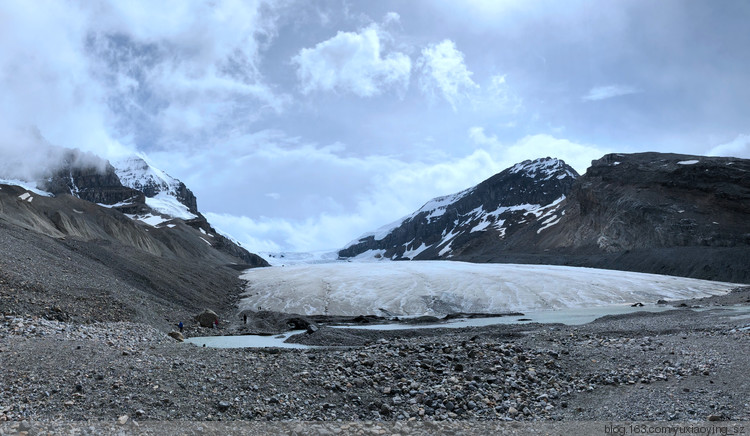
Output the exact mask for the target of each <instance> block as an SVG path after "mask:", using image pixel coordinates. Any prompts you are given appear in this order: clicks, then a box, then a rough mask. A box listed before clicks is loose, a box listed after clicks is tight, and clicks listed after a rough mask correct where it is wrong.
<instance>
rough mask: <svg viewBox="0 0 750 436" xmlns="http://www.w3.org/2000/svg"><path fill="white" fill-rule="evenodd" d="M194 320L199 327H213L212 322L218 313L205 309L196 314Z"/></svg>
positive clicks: (217, 316)
mask: <svg viewBox="0 0 750 436" xmlns="http://www.w3.org/2000/svg"><path fill="white" fill-rule="evenodd" d="M195 320H196V321H197V322H198V324H200V325H201V327H213V326H214V323H215V322H216V321H218V320H219V315H217V314H216V312H214V311H213V310H211V309H206V310H204V311H203V312H201V313H200V315H198V316H196V317H195Z"/></svg>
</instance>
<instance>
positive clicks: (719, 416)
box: [708, 415, 721, 421]
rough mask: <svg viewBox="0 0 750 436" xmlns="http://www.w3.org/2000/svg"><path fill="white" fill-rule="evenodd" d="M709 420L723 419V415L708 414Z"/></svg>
mask: <svg viewBox="0 0 750 436" xmlns="http://www.w3.org/2000/svg"><path fill="white" fill-rule="evenodd" d="M708 420H709V421H721V415H708Z"/></svg>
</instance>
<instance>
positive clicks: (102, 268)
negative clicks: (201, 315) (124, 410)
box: [0, 159, 268, 328]
mask: <svg viewBox="0 0 750 436" xmlns="http://www.w3.org/2000/svg"><path fill="white" fill-rule="evenodd" d="M79 161H80V160H79ZM73 162H76V160H75V159H70V160H66V161H63V162H61V163H60V165H59V166H58V167H56V168H55V169H54V170H53V171H50V172H49V174H48V175H47V176H46V177H45V178H44V179H43V180H39V181H37V182H36V183H34V182H30V183H24V182H21V181H15V182H11V181H5V182H3V181H0V241H1V242H2V248H3V256H2V259H0V312H2V313H21V314H30V315H41V316H52V317H55V318H59V317H62V318H64V319H69V318H70V319H78V320H81V321H87V320H88V321H91V320H115V321H118V320H123V321H124V320H129V321H132V320H140V321H144V322H147V323H149V324H151V325H155V326H159V327H165V328H166V325H165V323H166V322H169V321H168V320H169V319H176V317H178V318H181V319H184V320H187V319H188V315H190V312H193V311H199V310H203V309H204V308H206V307H211V308H214V309H216V310H217V311H218V312H221V311H227V310H230V307H231V304H233V303H232V302H233V299H234V298H235V296H236V293H237V292H240V290H241V288H242V281H241V280H240V279H239V277H238V274H237V270H243V269H246V268H250V267H259V266H267V265H268V263H267V262H266V261H265V260H263V259H262V258H260V257H259V256H257V255H255V254H253V253H250V252H248V251H247V250H245V249H244V248H243V247H241V246H239V245H238V244H236V243H234V242H233V241H232V240H231V239H229V238H227V237H225V236H223V235H221V234H219V233H218V232H217V231H216V230H215V229H214V228H213V227H212V226H211V225H210V223H208V221H207V220H206V219H205V217H203V215H202V214H200V212H198V211H197V209H196V212H197V213H195V214H192V213H190V211H189V206H187V205H185V204H182V203H180V202H179V200H178V198H177V197H174V196H172V194H173V193H179V189H177V190H173V191H171V192H164V191H161V192H155V193H154V192H150V193H149V194H154V197H148V195H147V194H146V193H144V192H141V191H138V190H136V189H134V188H131V187H128V186H123V185H122V183H121V182H120V180H119V177H118V175H117V172H116V170H115V167H113V166H112V165H110V164H109V163H106V162H104V163H103V164H102V163H101V162H93V161H88V163H87V164H86V165H73V164H72V163H73ZM175 180H176V179H175ZM177 182H178V183H175V184H174V185H172V186H177V187H178V188H179V187H180V186H183V187H184V185H183V184H181V183H179V181H177ZM32 185H35V186H36V188H34V186H32ZM141 186H145V184H144V185H141ZM185 190H186V191H187V192H189V190H187V188H186V187H185ZM190 195H192V193H190ZM187 198H188V200H189V196H188V197H187ZM192 198H193V201H192V204H193V205H194V206H196V207H197V203H196V202H195V200H194V196H193V197H192ZM153 200H157V203H153V202H152V201H153ZM187 203H188V204H190V203H191V202H190V201H187ZM154 205H155V206H154ZM165 205H166V206H168V207H167V208H166V209H164V208H163V206H165ZM177 206H179V207H177ZM172 210H175V211H176V214H175V215H171V214H169V212H170V211H172ZM183 212H184V213H186V214H189V215H179V214H181V213H183ZM52 307H56V308H57V309H56V310H55V311H52V312H50V311H51V308H52ZM186 311H188V312H186ZM192 315H194V313H193V314H192ZM192 315H190V316H192Z"/></svg>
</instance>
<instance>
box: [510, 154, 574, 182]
mask: <svg viewBox="0 0 750 436" xmlns="http://www.w3.org/2000/svg"><path fill="white" fill-rule="evenodd" d="M521 172H523V173H526V174H527V175H528V176H529V177H533V178H536V179H538V180H549V179H551V178H553V177H555V178H557V179H564V178H566V177H573V178H575V177H577V176H576V174H575V173H573V172H572V171H570V170H569V169H568V168H567V166H566V165H565V162H563V161H561V160H559V159H536V160H526V161H523V162H521V163H517V164H515V165H513V166H512V167H511V168H510V173H511V174H516V173H521Z"/></svg>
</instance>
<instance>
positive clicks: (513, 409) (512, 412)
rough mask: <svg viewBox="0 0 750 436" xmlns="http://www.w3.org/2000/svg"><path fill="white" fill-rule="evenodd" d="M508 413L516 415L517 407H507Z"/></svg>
mask: <svg viewBox="0 0 750 436" xmlns="http://www.w3.org/2000/svg"><path fill="white" fill-rule="evenodd" d="M508 415H510V416H516V415H518V409H516V408H515V407H509V408H508Z"/></svg>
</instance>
